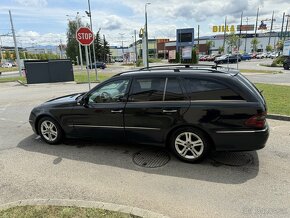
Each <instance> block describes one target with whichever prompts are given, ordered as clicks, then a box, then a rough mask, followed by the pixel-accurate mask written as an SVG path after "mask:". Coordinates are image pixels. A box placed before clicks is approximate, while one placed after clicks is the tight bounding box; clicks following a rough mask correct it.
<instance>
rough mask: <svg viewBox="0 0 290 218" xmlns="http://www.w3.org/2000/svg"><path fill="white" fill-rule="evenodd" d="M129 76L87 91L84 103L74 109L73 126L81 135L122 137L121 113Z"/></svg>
mask: <svg viewBox="0 0 290 218" xmlns="http://www.w3.org/2000/svg"><path fill="white" fill-rule="evenodd" d="M129 83H130V79H129V78H124V79H115V80H113V81H109V82H106V83H104V84H103V85H101V86H98V87H96V88H95V89H94V90H92V91H91V92H89V93H88V95H87V96H86V98H85V101H86V103H84V105H78V106H76V107H75V109H74V114H75V116H74V121H73V122H74V128H75V130H76V132H77V134H79V135H80V136H82V137H94V138H99V139H112V138H114V139H116V140H118V139H120V138H123V137H124V121H123V113H124V107H125V104H126V101H125V100H124V99H125V98H126V95H127V92H128V89H129Z"/></svg>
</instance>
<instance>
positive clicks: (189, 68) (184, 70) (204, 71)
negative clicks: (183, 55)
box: [114, 64, 239, 77]
mask: <svg viewBox="0 0 290 218" xmlns="http://www.w3.org/2000/svg"><path fill="white" fill-rule="evenodd" d="M238 73H239V71H238V70H236V69H233V68H225V67H221V66H218V65H204V64H199V65H161V66H153V67H149V68H141V69H136V70H132V71H125V72H122V73H119V74H117V75H115V76H114V77H117V76H147V75H150V76H152V75H154V76H157V75H158V76H163V75H168V76H180V75H182V76H189V75H202V76H218V77H228V76H235V75H237V74H238Z"/></svg>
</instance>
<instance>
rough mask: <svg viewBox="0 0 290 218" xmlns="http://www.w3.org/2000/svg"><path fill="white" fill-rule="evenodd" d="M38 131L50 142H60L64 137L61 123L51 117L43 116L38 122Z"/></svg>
mask: <svg viewBox="0 0 290 218" xmlns="http://www.w3.org/2000/svg"><path fill="white" fill-rule="evenodd" d="M38 132H39V135H40V136H41V138H42V139H43V140H44V141H45V142H46V143H48V144H53V145H54V144H58V143H59V142H60V141H61V139H62V138H63V132H62V129H61V127H60V125H59V124H58V123H57V122H56V121H55V120H54V119H52V118H50V117H43V118H41V119H40V121H39V122H38Z"/></svg>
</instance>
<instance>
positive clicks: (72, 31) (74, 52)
mask: <svg viewBox="0 0 290 218" xmlns="http://www.w3.org/2000/svg"><path fill="white" fill-rule="evenodd" d="M78 26H82V23H81V21H80V19H79V20H74V21H69V22H68V28H67V32H66V38H67V47H66V55H67V57H68V58H69V59H71V60H73V61H76V56H79V45H78V42H77V40H76V37H75V35H76V31H77V27H78ZM82 53H83V54H84V52H82ZM83 57H84V55H83Z"/></svg>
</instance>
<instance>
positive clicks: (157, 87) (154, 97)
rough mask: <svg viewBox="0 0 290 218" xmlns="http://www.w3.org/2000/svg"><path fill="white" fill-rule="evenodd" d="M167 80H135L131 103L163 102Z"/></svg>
mask: <svg viewBox="0 0 290 218" xmlns="http://www.w3.org/2000/svg"><path fill="white" fill-rule="evenodd" d="M164 86H165V78H142V79H135V80H134V81H133V84H132V92H131V93H132V94H131V95H130V98H129V99H130V101H162V100H163V93H164Z"/></svg>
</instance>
